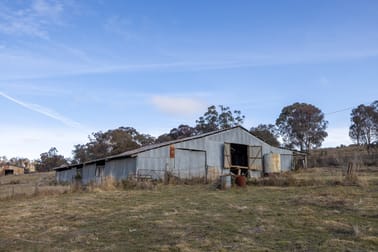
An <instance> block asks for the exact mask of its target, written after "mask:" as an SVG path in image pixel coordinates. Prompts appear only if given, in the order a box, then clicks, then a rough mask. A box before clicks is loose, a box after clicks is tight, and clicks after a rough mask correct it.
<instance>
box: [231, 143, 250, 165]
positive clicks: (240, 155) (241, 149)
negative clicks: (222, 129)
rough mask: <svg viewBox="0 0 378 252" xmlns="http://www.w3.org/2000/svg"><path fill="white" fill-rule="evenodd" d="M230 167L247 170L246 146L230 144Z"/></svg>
mask: <svg viewBox="0 0 378 252" xmlns="http://www.w3.org/2000/svg"><path fill="white" fill-rule="evenodd" d="M231 165H232V166H242V167H247V168H248V146H247V145H243V144H231Z"/></svg>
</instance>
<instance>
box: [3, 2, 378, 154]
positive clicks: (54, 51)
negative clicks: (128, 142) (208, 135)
mask: <svg viewBox="0 0 378 252" xmlns="http://www.w3.org/2000/svg"><path fill="white" fill-rule="evenodd" d="M0 69H1V70H0V73H1V74H0V108H1V115H2V122H1V124H0V139H1V141H0V156H2V155H6V156H7V157H13V156H21V157H28V158H32V159H34V158H38V157H39V154H40V153H41V152H45V151H47V150H48V149H49V148H50V147H51V146H55V147H57V149H58V150H59V151H60V153H61V154H63V155H65V156H70V155H71V151H72V149H73V145H74V144H78V143H85V142H86V141H87V136H88V135H89V134H90V133H92V132H96V131H99V130H107V129H112V128H116V127H119V126H132V127H135V128H136V129H137V130H138V131H140V132H143V133H149V134H152V135H154V136H158V135H159V134H162V133H164V132H168V131H169V130H170V129H171V128H173V127H176V126H178V125H179V124H181V123H187V124H191V125H193V124H194V122H195V120H196V119H197V118H198V117H199V116H200V115H202V114H203V113H204V112H205V110H206V108H207V106H209V105H212V104H224V105H228V106H230V107H231V108H232V109H239V110H241V111H242V113H243V114H244V115H245V116H246V120H245V123H244V126H245V127H246V128H250V127H252V126H256V125H257V124H259V123H274V122H275V120H276V118H277V117H278V115H279V113H280V111H281V109H282V108H283V107H284V106H287V105H290V104H292V103H294V102H306V103H311V104H314V105H315V106H317V107H319V108H320V109H321V110H322V111H323V112H324V113H325V114H326V119H327V120H328V121H329V128H328V133H329V137H328V138H327V139H326V141H325V142H324V144H323V145H324V146H338V145H340V144H349V143H351V142H350V139H349V137H348V127H349V126H350V110H351V109H346V108H351V107H355V106H357V105H359V104H362V103H364V104H369V103H371V102H372V101H374V100H377V99H378V85H377V84H378V83H377V80H378V70H377V69H378V1H375V0H371V1H363V0H360V1H346V0H342V1H252V0H245V1H242V0H241V1H237V0H235V1H218V0H217V1H213V0H206V1H204V0H201V1H195V0H193V1H179V0H176V1H168V0H162V1H154V0H150V1H139V0H138V1H126V0H122V1H111V0H107V1H101V0H98V1H73V0H72V1H71V0H65V1H49V0H30V1H18V0H10V1H6V0H5V1H4V0H3V1H1V2H0ZM343 109H346V110H344V111H341V112H338V113H331V112H334V111H339V110H343Z"/></svg>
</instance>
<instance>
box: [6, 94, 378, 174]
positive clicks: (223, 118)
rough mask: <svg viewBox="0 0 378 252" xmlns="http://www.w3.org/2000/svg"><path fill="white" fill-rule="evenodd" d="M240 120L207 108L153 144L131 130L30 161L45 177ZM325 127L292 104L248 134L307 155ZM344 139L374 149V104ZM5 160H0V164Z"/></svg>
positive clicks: (377, 108) (315, 112)
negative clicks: (60, 169)
mask: <svg viewBox="0 0 378 252" xmlns="http://www.w3.org/2000/svg"><path fill="white" fill-rule="evenodd" d="M244 119H245V116H244V115H243V114H242V113H241V111H240V110H231V109H230V107H227V106H224V105H219V106H215V105H212V106H210V107H208V109H207V111H206V112H205V113H204V114H203V115H202V116H200V117H199V118H198V119H197V120H196V121H195V125H194V126H190V125H186V124H181V125H179V126H177V128H173V129H171V130H170V131H169V132H168V133H164V134H162V135H160V136H158V137H157V138H155V137H153V136H151V135H149V134H143V133H140V132H138V131H137V130H136V129H134V128H132V127H119V128H117V129H112V130H108V131H106V132H102V131H98V132H94V133H92V134H91V135H90V136H88V142H87V143H85V144H77V145H75V146H74V149H73V151H72V154H73V158H72V159H68V158H65V157H64V156H62V155H59V154H58V150H57V149H56V148H55V147H52V148H50V150H49V151H48V152H44V153H41V154H40V158H39V159H38V160H36V168H37V170H38V171H48V170H51V169H52V168H54V167H58V166H61V165H67V164H78V163H83V162H86V161H89V160H94V159H99V158H103V157H106V156H110V155H116V154H120V153H123V152H126V151H129V150H133V149H136V148H139V147H142V146H146V145H151V144H156V143H164V142H168V141H173V140H177V139H181V138H185V137H191V136H196V135H200V134H203V133H208V132H212V131H216V130H221V129H228V128H232V127H234V126H238V125H243V123H244ZM327 126H328V122H327V121H326V120H325V117H324V113H323V112H322V111H321V110H320V109H319V108H317V107H316V106H314V105H312V104H307V103H298V102H297V103H294V104H291V105H289V106H286V107H284V108H283V109H282V110H281V113H280V115H279V117H278V118H277V120H276V121H275V124H259V125H257V126H255V127H252V128H250V130H249V131H250V132H251V133H252V134H253V135H255V136H256V137H258V138H260V139H262V140H263V141H265V142H267V143H268V144H270V145H272V146H276V147H287V148H292V149H298V150H301V151H306V152H308V151H310V150H311V149H316V148H319V147H320V146H321V144H322V142H323V141H324V139H325V138H326V137H327V136H328V134H327V131H326V129H327ZM349 136H350V137H351V139H352V140H353V141H354V142H355V143H356V144H358V145H366V146H370V145H372V144H376V143H377V140H378V101H375V102H373V103H372V104H370V105H368V106H366V105H363V104H361V105H359V106H358V107H356V108H354V109H353V110H352V113H351V126H350V131H349ZM280 140H281V141H282V143H281V142H280ZM5 159H6V158H5V157H3V158H2V159H0V164H1V162H4V160H5ZM13 161H17V159H15V160H13ZM20 162H21V161H20Z"/></svg>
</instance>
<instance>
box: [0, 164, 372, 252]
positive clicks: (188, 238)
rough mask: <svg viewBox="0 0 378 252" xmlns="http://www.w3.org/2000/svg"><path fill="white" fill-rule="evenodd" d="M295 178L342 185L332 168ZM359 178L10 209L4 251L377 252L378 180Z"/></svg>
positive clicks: (96, 196)
mask: <svg viewBox="0 0 378 252" xmlns="http://www.w3.org/2000/svg"><path fill="white" fill-rule="evenodd" d="M293 177H294V178H295V179H298V180H310V179H311V180H312V179H314V178H315V179H316V181H317V180H319V181H321V180H322V179H324V180H330V181H331V180H332V179H340V180H341V179H342V178H341V173H340V172H339V171H334V170H332V171H330V170H329V169H315V170H308V171H305V172H300V173H295V174H294V175H293ZM360 177H364V178H363V179H364V182H363V183H362V184H361V185H359V186H344V185H333V184H332V183H320V185H315V186H303V185H304V184H305V183H301V184H302V186H292V185H289V186H281V187H275V186H248V187H247V188H245V189H240V188H233V189H231V190H228V191H219V190H215V189H214V188H213V187H212V186H210V185H176V186H173V185H169V186H163V185H159V186H157V188H156V189H154V190H121V189H119V190H112V191H102V190H94V191H93V192H75V193H70V192H69V193H64V194H60V195H49V196H46V195H39V196H35V197H26V198H16V199H7V200H2V201H0V250H1V251H230V250H233V251H288V250H289V251H318V250H321V251H377V250H378V173H377V172H376V170H374V169H373V170H371V171H368V172H362V173H360ZM291 179H292V178H291ZM336 184H338V183H336Z"/></svg>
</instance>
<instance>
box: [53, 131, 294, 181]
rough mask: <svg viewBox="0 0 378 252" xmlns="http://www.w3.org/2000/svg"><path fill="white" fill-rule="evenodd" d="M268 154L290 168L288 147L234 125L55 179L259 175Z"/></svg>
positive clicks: (63, 171)
mask: <svg viewBox="0 0 378 252" xmlns="http://www.w3.org/2000/svg"><path fill="white" fill-rule="evenodd" d="M172 150H174V153H173V154H174V157H172ZM225 151H229V152H230V153H225ZM267 153H277V154H280V155H281V160H282V161H281V171H287V170H290V169H291V168H292V156H293V152H292V151H291V150H288V149H283V148H277V147H273V146H270V145H269V144H267V143H265V142H264V141H262V140H261V139H259V138H257V137H255V136H254V135H252V134H251V133H250V132H249V131H248V130H246V129H245V128H243V127H241V126H237V127H234V128H230V129H225V130H220V131H214V132H210V133H206V134H202V135H198V136H193V137H188V138H183V139H178V140H175V141H170V142H166V143H162V144H155V145H149V146H145V147H142V148H139V149H136V150H132V151H128V152H124V153H121V154H119V155H114V156H109V157H107V158H103V159H98V160H93V161H90V162H86V163H84V164H79V165H71V166H65V167H58V168H56V169H55V170H56V174H57V175H56V178H57V181H58V182H70V181H72V180H73V179H74V178H75V177H76V178H78V177H79V178H80V179H81V181H82V182H83V183H84V184H86V183H89V182H91V181H93V182H101V181H102V179H103V178H104V177H109V176H111V177H113V178H114V179H116V180H122V179H126V178H128V177H129V176H131V175H132V176H148V177H151V178H155V179H159V178H160V179H162V178H163V177H164V173H165V172H166V171H168V172H170V173H172V174H173V175H175V176H177V177H180V178H184V179H191V178H204V179H213V178H218V177H219V175H221V174H226V173H229V172H230V171H232V172H235V171H244V172H245V171H247V173H248V172H249V173H250V174H253V176H258V175H259V174H261V173H262V172H263V170H262V168H263V162H262V157H263V155H264V154H267ZM227 155H229V156H230V157H232V160H230V162H231V164H230V165H231V166H230V167H227V166H226V161H227V160H226V161H225V157H227ZM232 162H234V163H235V164H232ZM225 166H226V169H225ZM77 174H80V176H77Z"/></svg>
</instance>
